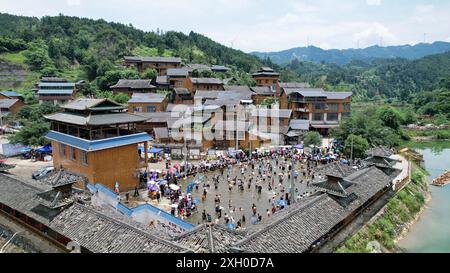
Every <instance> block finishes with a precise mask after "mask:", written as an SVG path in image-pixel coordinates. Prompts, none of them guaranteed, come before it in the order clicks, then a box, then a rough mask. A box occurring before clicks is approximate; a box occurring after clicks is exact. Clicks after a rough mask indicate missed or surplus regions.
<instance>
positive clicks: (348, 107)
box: [344, 103, 350, 112]
mask: <svg viewBox="0 0 450 273" xmlns="http://www.w3.org/2000/svg"><path fill="white" fill-rule="evenodd" d="M344 111H345V112H350V103H344Z"/></svg>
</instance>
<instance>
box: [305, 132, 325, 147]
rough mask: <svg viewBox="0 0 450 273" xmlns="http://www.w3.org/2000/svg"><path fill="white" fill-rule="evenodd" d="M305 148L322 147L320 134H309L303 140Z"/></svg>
mask: <svg viewBox="0 0 450 273" xmlns="http://www.w3.org/2000/svg"><path fill="white" fill-rule="evenodd" d="M303 144H304V145H305V146H310V145H314V146H319V147H320V146H322V136H321V135H320V134H319V133H318V132H308V133H307V134H306V136H305V139H304V140H303Z"/></svg>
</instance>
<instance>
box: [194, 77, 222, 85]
mask: <svg viewBox="0 0 450 273" xmlns="http://www.w3.org/2000/svg"><path fill="white" fill-rule="evenodd" d="M191 81H192V83H193V84H216V85H223V81H222V80H221V79H216V78H191Z"/></svg>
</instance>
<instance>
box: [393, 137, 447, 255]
mask: <svg viewBox="0 0 450 273" xmlns="http://www.w3.org/2000/svg"><path fill="white" fill-rule="evenodd" d="M415 149H416V150H417V151H418V152H420V153H421V154H423V156H424V160H425V168H426V170H427V171H428V172H429V174H430V177H429V181H430V182H431V181H432V180H433V179H434V178H436V177H438V176H439V175H441V174H442V173H443V172H444V171H445V170H448V169H450V142H441V143H429V144H427V143H424V144H420V145H419V146H417V147H415ZM430 187H431V196H432V200H431V202H430V203H429V204H428V206H427V208H426V209H425V210H424V212H423V214H422V215H421V217H420V219H419V221H418V222H417V223H415V224H414V225H413V226H412V228H411V230H410V231H409V233H408V234H407V236H406V237H405V238H404V239H403V240H401V241H400V242H399V246H400V247H402V248H403V249H405V251H406V252H414V253H436V252H438V253H443V252H444V253H450V184H448V185H447V186H445V187H435V186H430Z"/></svg>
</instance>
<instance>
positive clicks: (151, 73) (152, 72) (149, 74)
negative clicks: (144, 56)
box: [141, 68, 158, 80]
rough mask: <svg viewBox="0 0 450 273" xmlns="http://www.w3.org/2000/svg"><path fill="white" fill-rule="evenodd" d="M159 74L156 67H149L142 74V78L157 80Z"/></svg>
mask: <svg viewBox="0 0 450 273" xmlns="http://www.w3.org/2000/svg"><path fill="white" fill-rule="evenodd" d="M157 76H158V72H157V71H156V69H154V68H147V69H145V71H144V72H142V74H141V79H149V80H155V79H156V77H157Z"/></svg>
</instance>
